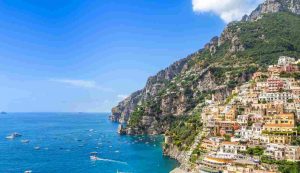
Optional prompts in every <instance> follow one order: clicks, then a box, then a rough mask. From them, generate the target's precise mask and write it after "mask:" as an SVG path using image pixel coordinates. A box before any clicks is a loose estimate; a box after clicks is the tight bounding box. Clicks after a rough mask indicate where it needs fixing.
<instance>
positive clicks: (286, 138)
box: [263, 113, 297, 144]
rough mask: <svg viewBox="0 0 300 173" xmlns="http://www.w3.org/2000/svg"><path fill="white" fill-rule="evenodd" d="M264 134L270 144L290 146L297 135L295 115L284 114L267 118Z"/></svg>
mask: <svg viewBox="0 0 300 173" xmlns="http://www.w3.org/2000/svg"><path fill="white" fill-rule="evenodd" d="M263 134H264V135H265V136H267V138H268V140H269V141H268V142H269V143H277V144H290V143H291V141H292V138H293V137H294V136H295V135H297V131H296V129H295V115H294V114H293V113H283V114H278V115H274V116H268V117H267V118H266V124H265V125H264V126H263Z"/></svg>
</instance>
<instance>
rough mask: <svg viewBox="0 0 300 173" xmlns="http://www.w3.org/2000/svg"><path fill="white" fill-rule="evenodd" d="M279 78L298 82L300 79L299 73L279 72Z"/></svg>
mask: <svg viewBox="0 0 300 173" xmlns="http://www.w3.org/2000/svg"><path fill="white" fill-rule="evenodd" d="M280 77H282V78H295V79H297V80H299V79H300V73H299V72H295V73H287V72H281V73H280Z"/></svg>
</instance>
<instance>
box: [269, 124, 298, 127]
mask: <svg viewBox="0 0 300 173" xmlns="http://www.w3.org/2000/svg"><path fill="white" fill-rule="evenodd" d="M265 127H295V125H294V124H265Z"/></svg>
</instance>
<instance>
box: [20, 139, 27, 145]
mask: <svg viewBox="0 0 300 173" xmlns="http://www.w3.org/2000/svg"><path fill="white" fill-rule="evenodd" d="M21 142H22V143H24V144H27V143H29V140H28V139H24V140H21Z"/></svg>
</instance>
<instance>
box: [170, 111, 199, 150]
mask: <svg viewBox="0 0 300 173" xmlns="http://www.w3.org/2000/svg"><path fill="white" fill-rule="evenodd" d="M201 129H202V124H201V122H200V113H199V112H198V113H195V114H193V115H191V116H180V117H173V121H172V125H171V127H170V130H169V131H167V132H166V135H167V136H170V137H172V139H173V143H174V144H175V145H176V146H177V147H179V148H180V149H181V150H187V149H189V147H190V145H191V144H192V143H193V141H194V139H195V137H196V135H197V134H198V132H199V131H200V130H201Z"/></svg>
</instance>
